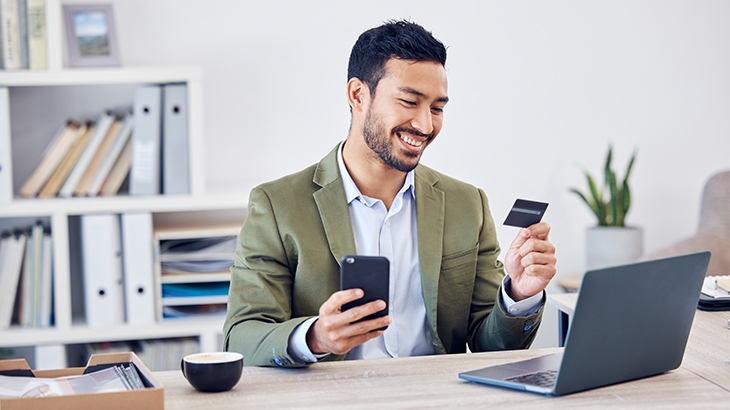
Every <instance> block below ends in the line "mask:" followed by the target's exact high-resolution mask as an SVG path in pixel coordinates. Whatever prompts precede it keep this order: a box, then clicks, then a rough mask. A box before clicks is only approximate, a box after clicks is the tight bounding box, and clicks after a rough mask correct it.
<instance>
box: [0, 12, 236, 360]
mask: <svg viewBox="0 0 730 410" xmlns="http://www.w3.org/2000/svg"><path fill="white" fill-rule="evenodd" d="M46 7H47V29H48V36H49V37H48V59H49V60H48V65H49V69H48V70H46V71H28V70H24V71H1V70H0V87H7V88H8V91H9V92H8V95H9V97H8V101H7V104H6V106H8V107H9V110H8V112H0V127H8V128H9V129H10V130H11V136H10V146H11V163H10V164H6V169H5V170H4V172H7V171H10V172H11V174H12V177H11V180H12V190H13V195H12V199H11V201H10V202H6V203H0V229H1V230H7V229H13V228H23V227H28V226H30V225H32V224H33V223H34V222H35V221H37V220H40V221H42V222H43V224H44V225H46V226H47V227H49V228H50V231H51V236H52V240H53V301H54V303H53V311H54V325H53V326H52V327H50V328H42V329H28V328H20V327H17V326H11V328H9V329H6V330H0V347H20V346H35V347H36V351H37V352H45V351H55V350H54V349H56V348H57V347H58V346H63V345H66V344H76V343H93V342H104V341H109V342H111V341H123V340H142V339H155V338H173V337H190V336H192V337H197V338H198V339H199V341H200V348H201V350H208V351H213V350H218V349H220V347H219V346H218V345H219V344H220V340H221V337H222V328H223V318H222V317H220V316H219V317H215V318H206V319H200V320H185V321H165V322H164V323H162V322H158V323H157V324H153V325H144V326H131V325H123V326H114V327H108V328H101V327H100V328H95V327H89V326H87V325H86V323H85V322H84V318H83V317H80V315H79V312H78V309H74V303H75V300H76V298H83V291H81V292H79V291H78V289H75V288H74V283H73V282H74V278H75V276H74V275H79V273H78V272H77V271H75V270H74V269H72V266H73V263H72V261H71V259H72V254H73V252H75V251H77V250H76V249H73V248H74V246H75V245H74V243H73V241H72V240H71V237H70V235H71V234H72V232H71V231H72V229H73V228H72V224H73V221H74V219H75V218H77V217H78V216H81V215H85V214H92V213H125V212H132V211H138V212H150V213H151V214H152V216H153V225H154V227H155V229H158V228H164V229H171V228H174V227H175V226H177V225H178V224H181V223H184V224H188V225H189V224H190V223H193V224H199V225H202V226H206V225H212V226H217V225H228V226H230V225H236V224H239V226H240V224H241V223H242V222H243V219H244V218H245V213H246V211H245V207H246V203H247V196H246V193H245V192H244V193H240V194H237V195H226V196H223V195H206V194H205V169H204V148H205V146H204V135H203V129H204V128H203V120H204V118H203V111H204V110H203V72H202V70H201V69H199V68H196V67H123V68H99V69H70V68H69V69H64V68H63V61H62V59H63V58H62V56H63V41H62V38H63V36H62V33H63V22H62V15H61V3H60V2H59V1H58V0H48V1H47V3H46ZM165 83H185V84H186V85H187V92H188V138H189V164H188V165H189V171H190V194H189V195H174V196H173V195H157V196H147V197H142V196H125V195H120V196H115V197H89V198H53V199H25V198H20V197H19V195H18V192H19V190H20V187H21V186H22V184H23V183H24V181H25V179H26V178H27V177H28V176H29V173H30V172H32V170H33V169H34V167H35V166H36V165H37V163H38V161H39V160H40V158H41V155H42V152H43V150H44V149H45V147H46V146H47V145H48V143H49V142H50V140H51V138H52V137H53V135H52V134H53V132H49V129H53V128H54V127H58V126H60V124H62V123H63V122H62V121H65V119H66V118H74V119H76V120H78V121H86V120H95V119H96V118H95V117H94V116H93V112H96V113H97V114H100V113H101V112H102V111H103V110H106V109H118V108H125V107H129V109H131V107H132V103H133V99H132V95H133V90H134V88H135V87H136V86H138V85H143V84H165ZM2 149H5V148H4V147H3V148H2ZM7 168H9V170H8V169H7ZM56 350H57V349H56ZM37 356H39V355H37ZM40 356H43V354H41V355H40ZM57 364H58V363H53V364H52V366H56V365H57ZM37 367H38V368H47V367H46V365H44V363H37Z"/></svg>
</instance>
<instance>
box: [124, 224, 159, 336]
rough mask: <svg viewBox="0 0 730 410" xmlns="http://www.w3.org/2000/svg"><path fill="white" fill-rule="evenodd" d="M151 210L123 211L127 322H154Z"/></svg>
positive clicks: (131, 323) (135, 323)
mask: <svg viewBox="0 0 730 410" xmlns="http://www.w3.org/2000/svg"><path fill="white" fill-rule="evenodd" d="M152 229H153V228H152V214H151V213H149V212H145V213H125V214H122V244H123V246H122V248H123V250H124V257H123V260H124V263H123V265H124V299H125V306H126V313H127V315H126V316H127V323H129V324H130V325H144V324H152V323H154V322H155V298H154V295H155V292H154V256H153V252H152V247H153V242H152Z"/></svg>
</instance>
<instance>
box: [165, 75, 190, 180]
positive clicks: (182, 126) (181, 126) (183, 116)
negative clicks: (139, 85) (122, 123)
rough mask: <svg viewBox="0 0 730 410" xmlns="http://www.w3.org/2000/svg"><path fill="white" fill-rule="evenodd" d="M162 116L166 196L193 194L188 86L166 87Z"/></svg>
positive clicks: (170, 85)
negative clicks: (190, 164) (190, 166)
mask: <svg viewBox="0 0 730 410" xmlns="http://www.w3.org/2000/svg"><path fill="white" fill-rule="evenodd" d="M163 105H164V110H163V114H162V121H163V123H162V193H164V194H189V193H190V169H189V163H190V161H189V143H188V87H187V85H186V84H166V85H165V86H164V98H163Z"/></svg>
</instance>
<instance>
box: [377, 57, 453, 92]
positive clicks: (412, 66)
mask: <svg viewBox="0 0 730 410" xmlns="http://www.w3.org/2000/svg"><path fill="white" fill-rule="evenodd" d="M383 80H385V83H386V84H387V86H388V87H393V86H394V87H395V90H396V91H398V92H403V93H407V94H412V95H415V96H419V97H429V98H436V99H438V100H448V97H447V90H448V81H447V78H446V70H445V69H444V66H443V65H441V63H438V62H434V61H415V60H401V59H396V58H393V59H390V60H388V62H387V63H386V65H385V75H384V76H383V78H382V79H381V81H380V83H379V84H378V86H380V84H382V83H383ZM386 84H383V85H386Z"/></svg>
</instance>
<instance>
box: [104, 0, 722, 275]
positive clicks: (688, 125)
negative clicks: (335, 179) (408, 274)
mask: <svg viewBox="0 0 730 410" xmlns="http://www.w3.org/2000/svg"><path fill="white" fill-rule="evenodd" d="M112 3H114V7H115V13H116V20H117V27H118V31H119V33H118V35H119V39H120V47H121V52H122V61H123V63H124V64H125V65H128V66H137V65H168V64H169V65H179V64H183V65H196V66H202V67H204V69H205V74H206V80H205V121H206V124H205V131H206V141H207V144H206V161H207V163H206V169H207V181H208V188H209V189H208V190H209V191H214V192H218V191H244V190H245V191H247V190H248V189H249V188H250V187H251V185H252V184H254V183H257V182H261V181H264V180H270V179H273V178H276V177H279V176H281V175H283V174H286V173H290V172H293V171H296V170H299V169H301V168H303V167H305V166H307V165H310V164H312V163H314V162H316V161H318V160H319V159H320V158H321V157H322V156H324V155H325V154H326V153H327V152H328V151H329V150H330V149H331V148H332V147H333V146H334V145H335V143H336V142H337V141H339V140H341V139H343V138H344V137H345V136H346V134H347V129H348V125H349V114H348V108H347V105H346V102H345V98H344V95H345V91H344V90H345V83H346V68H347V58H348V56H349V52H350V48H351V47H352V44H353V43H354V41H355V40H356V38H357V36H358V35H359V34H360V33H361V32H362V31H364V30H366V29H368V28H371V27H373V26H376V25H379V24H380V23H381V22H382V21H384V20H386V19H391V18H410V19H412V20H413V21H416V22H418V23H420V24H422V25H424V26H425V27H426V28H428V29H429V30H432V31H433V33H434V34H435V35H436V36H437V37H438V38H440V39H441V40H442V41H443V42H444V43H445V44H446V45H447V47H448V50H449V58H448V62H447V68H448V74H449V81H450V84H449V94H450V97H451V102H450V103H449V105H448V107H447V109H446V114H445V115H446V121H445V126H444V129H443V131H442V133H441V135H440V136H439V138H438V139H437V140H436V142H435V143H434V144H433V145H432V146H431V147H430V148H429V149H428V151H427V152H426V154H425V156H424V160H423V162H424V163H426V164H428V165H430V166H433V167H435V168H437V169H439V170H441V171H443V172H445V173H448V174H451V175H453V176H456V177H459V178H461V179H464V180H466V181H468V182H471V183H473V184H474V185H477V186H480V187H482V188H484V189H485V191H486V192H487V194H488V195H489V197H490V200H491V206H492V211H493V213H494V215H495V219H496V220H497V221H498V222H501V220H502V219H503V218H504V216H505V214H506V212H507V210H508V209H509V207H510V206H511V204H512V202H513V201H514V199H515V198H516V197H523V198H532V199H538V200H544V201H548V202H550V207H549V208H548V212H547V214H546V220H547V221H549V222H550V223H551V224H552V227H553V232H552V237H551V238H552V241H553V242H554V243H555V245H556V246H557V247H558V258H559V262H558V270H559V274H569V273H577V272H581V271H582V270H583V260H584V245H583V238H584V230H585V228H586V227H587V226H590V225H592V224H593V222H594V221H593V219H592V216H591V215H590V213H589V212H588V210H587V208H586V206H585V205H583V204H582V203H581V202H580V201H579V199H578V198H577V197H575V196H574V195H572V194H570V193H568V188H569V187H573V186H575V187H579V188H581V189H583V188H584V179H583V176H582V173H581V170H582V169H584V168H585V169H588V170H589V171H591V172H592V173H594V174H598V173H600V170H601V168H602V164H603V160H604V156H605V153H606V150H607V146H608V144H609V143H613V145H614V147H615V159H616V162H615V164H616V166H617V168H618V169H619V170H620V174H623V170H624V167H625V165H626V162H627V160H628V157H629V156H630V154H631V151H632V150H634V149H638V158H637V162H636V165H635V168H634V174H633V176H632V187H633V195H634V207H633V209H632V210H631V212H630V213H629V216H628V222H629V223H630V224H633V225H639V226H641V227H643V228H644V229H645V249H646V250H647V251H649V252H651V251H654V250H657V249H660V248H662V247H664V246H667V245H670V244H672V243H674V242H677V241H679V240H681V239H683V238H684V237H686V236H689V235H691V234H692V233H693V232H694V231H695V229H696V226H697V222H698V212H699V204H700V196H701V192H702V188H703V184H704V183H705V181H706V180H707V179H708V178H709V177H710V176H711V175H712V174H713V173H715V172H717V171H720V170H724V169H730V138H729V136H730V2H727V1H724V0H718V1H697V0H671V1H665V0H662V1H658V0H657V1H635V0H630V1H628V0H625V1H610V2H609V1H603V2H598V1H581V0H574V1H567V0H566V1H488V2H483V1H450V2H443V1H438V2H437V1H430V0H429V1H427V0H409V1H399V2H392V1H382V0H380V1H367V2H365V1H362V2H347V1H339V0H328V1H324V0H322V1H233V0H207V1H196V0H153V1H150V0H124V1H122V0H116V1H112ZM499 234H500V239H501V243H502V245H503V247H506V246H507V245H508V244H509V242H510V241H511V238H512V237H513V235H514V234H515V229H514V228H505V227H499Z"/></svg>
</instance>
